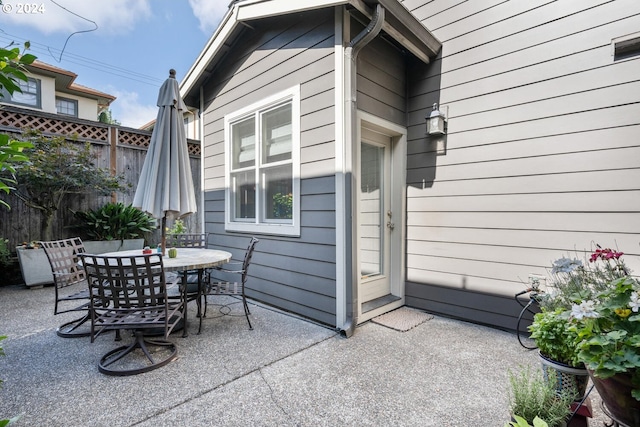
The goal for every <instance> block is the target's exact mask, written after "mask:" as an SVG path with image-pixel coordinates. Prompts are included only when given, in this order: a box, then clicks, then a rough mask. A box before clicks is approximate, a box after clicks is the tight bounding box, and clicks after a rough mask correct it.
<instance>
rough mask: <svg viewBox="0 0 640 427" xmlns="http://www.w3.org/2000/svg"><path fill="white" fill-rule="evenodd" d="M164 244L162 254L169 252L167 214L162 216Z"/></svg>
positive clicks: (162, 242)
mask: <svg viewBox="0 0 640 427" xmlns="http://www.w3.org/2000/svg"><path fill="white" fill-rule="evenodd" d="M160 244H161V245H162V256H165V255H166V254H167V216H166V215H164V216H163V217H162V239H161V240H160Z"/></svg>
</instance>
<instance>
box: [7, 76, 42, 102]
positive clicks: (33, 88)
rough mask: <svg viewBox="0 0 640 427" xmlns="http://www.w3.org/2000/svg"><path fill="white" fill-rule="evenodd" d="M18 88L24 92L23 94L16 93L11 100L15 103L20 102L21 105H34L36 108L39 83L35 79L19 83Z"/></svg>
mask: <svg viewBox="0 0 640 427" xmlns="http://www.w3.org/2000/svg"><path fill="white" fill-rule="evenodd" d="M18 86H20V89H21V90H22V93H20V92H18V91H16V92H14V93H13V95H12V96H11V99H12V100H13V101H14V102H19V103H20V104H26V105H32V106H34V107H37V106H38V82H36V81H35V79H29V80H28V81H26V82H25V81H20V82H18Z"/></svg>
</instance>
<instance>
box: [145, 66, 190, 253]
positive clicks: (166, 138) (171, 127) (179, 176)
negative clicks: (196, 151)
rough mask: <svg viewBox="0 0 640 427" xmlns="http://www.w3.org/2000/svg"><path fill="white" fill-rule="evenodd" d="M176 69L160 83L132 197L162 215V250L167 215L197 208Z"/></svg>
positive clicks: (179, 214)
mask: <svg viewBox="0 0 640 427" xmlns="http://www.w3.org/2000/svg"><path fill="white" fill-rule="evenodd" d="M175 76H176V72H175V70H173V69H172V70H170V71H169V78H168V79H167V80H166V81H165V82H164V83H163V84H162V87H160V92H159V94H158V116H157V118H156V124H155V126H154V128H153V132H152V134H151V141H150V143H149V149H148V151H147V156H146V157H145V159H144V165H143V166H142V171H141V173H140V178H139V179H138V186H137V187H136V193H135V196H134V197H133V206H134V207H137V208H139V209H141V210H143V211H145V212H148V213H149V214H151V215H153V217H154V218H162V253H163V254H164V253H165V250H166V247H165V246H166V245H165V243H166V223H167V218H169V219H174V218H181V217H183V216H186V215H189V214H192V213H194V212H196V196H195V191H194V188H193V177H192V175H191V166H190V164H189V152H188V150H187V138H186V135H185V131H184V118H183V113H184V112H185V111H186V110H187V107H186V105H185V104H184V102H183V101H182V98H181V97H180V90H179V88H178V82H177V81H176V78H175Z"/></svg>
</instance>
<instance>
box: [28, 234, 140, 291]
mask: <svg viewBox="0 0 640 427" xmlns="http://www.w3.org/2000/svg"><path fill="white" fill-rule="evenodd" d="M82 243H83V244H84V249H85V251H86V252H87V253H90V254H102V253H105V252H116V251H128V250H131V249H142V248H143V246H144V239H129V240H125V241H124V242H123V243H122V244H120V240H110V241H92V240H87V241H85V242H82ZM16 252H17V253H18V262H19V263H20V271H21V272H22V278H23V279H24V283H25V285H27V286H29V287H42V286H44V285H50V284H53V274H51V266H50V265H49V259H48V258H47V254H46V253H44V249H25V248H23V247H22V246H18V247H17V248H16Z"/></svg>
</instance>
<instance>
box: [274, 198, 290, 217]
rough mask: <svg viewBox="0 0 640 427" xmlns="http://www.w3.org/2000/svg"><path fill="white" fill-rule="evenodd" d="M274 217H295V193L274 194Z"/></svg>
mask: <svg viewBox="0 0 640 427" xmlns="http://www.w3.org/2000/svg"><path fill="white" fill-rule="evenodd" d="M273 217H274V218H278V219H291V218H293V194H291V193H289V194H282V193H276V194H274V195H273Z"/></svg>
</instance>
